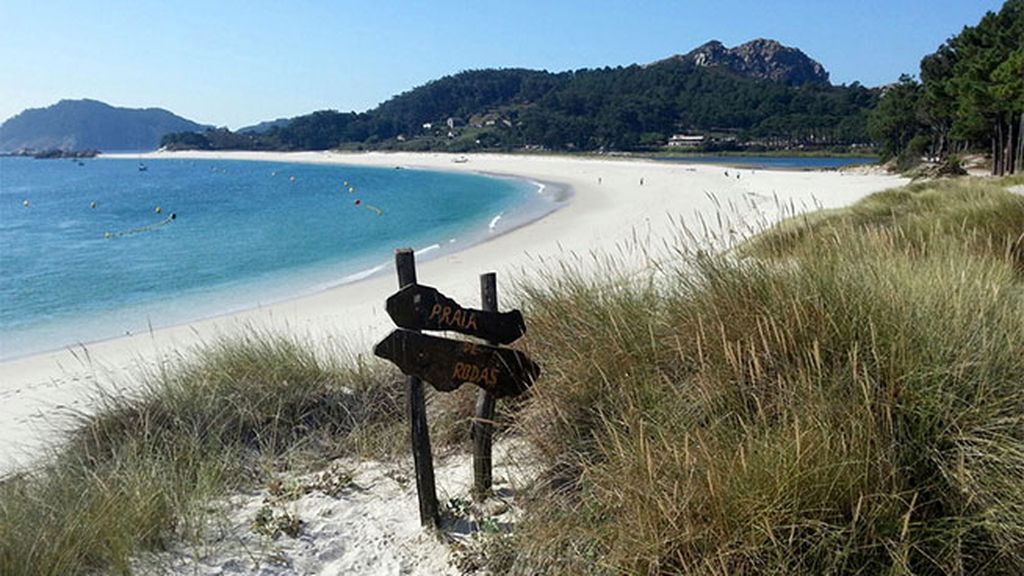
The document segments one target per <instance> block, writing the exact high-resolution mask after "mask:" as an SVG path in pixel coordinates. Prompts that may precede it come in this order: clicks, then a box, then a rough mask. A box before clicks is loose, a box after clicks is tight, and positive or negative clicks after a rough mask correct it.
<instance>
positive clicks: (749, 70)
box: [673, 38, 829, 86]
mask: <svg viewBox="0 0 1024 576" xmlns="http://www.w3.org/2000/svg"><path fill="white" fill-rule="evenodd" d="M673 58H676V59H682V60H685V61H690V62H692V63H693V64H694V65H695V66H699V67H708V68H725V69H727V70H730V71H732V72H734V73H736V74H739V75H741V76H746V77H749V78H761V79H765V80H771V81H773V82H781V83H784V84H788V85H790V86H800V85H803V84H828V83H829V82H828V72H826V71H825V67H824V66H822V65H821V64H819V63H818V62H816V61H815V60H814V59H812V58H810V57H809V56H807V55H806V54H804V53H803V52H802V51H800V49H798V48H790V47H788V46H783V45H782V44H781V43H779V42H777V41H775V40H767V39H764V38H758V39H757V40H752V41H750V42H747V43H746V44H741V45H739V46H736V47H735V48H726V47H725V46H724V45H723V44H722V43H721V42H719V41H718V40H712V41H710V42H708V43H706V44H703V45H701V46H698V47H697V48H695V49H693V50H691V51H690V52H689V53H688V54H685V55H682V56H674V57H673Z"/></svg>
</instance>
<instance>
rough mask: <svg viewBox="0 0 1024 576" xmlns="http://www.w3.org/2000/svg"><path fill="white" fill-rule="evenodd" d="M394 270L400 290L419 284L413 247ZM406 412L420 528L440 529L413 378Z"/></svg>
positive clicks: (422, 407)
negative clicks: (431, 527) (433, 527)
mask: <svg viewBox="0 0 1024 576" xmlns="http://www.w3.org/2000/svg"><path fill="white" fill-rule="evenodd" d="M395 270H396V272H398V287H399V288H401V287H403V286H415V285H416V258H415V255H414V254H413V251H412V249H411V248H405V249H401V250H396V251H395ZM406 413H407V414H408V416H409V438H410V441H411V444H412V459H413V466H414V468H415V471H416V496H417V499H418V500H419V506H420V525H421V526H438V525H439V524H440V521H441V516H440V514H439V509H438V505H437V488H436V486H435V482H434V455H433V454H432V453H431V450H430V430H429V427H428V425H427V406H426V401H425V400H424V397H423V382H420V379H419V378H418V377H416V376H413V375H409V376H408V377H407V378H406Z"/></svg>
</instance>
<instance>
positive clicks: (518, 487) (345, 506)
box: [134, 441, 532, 576]
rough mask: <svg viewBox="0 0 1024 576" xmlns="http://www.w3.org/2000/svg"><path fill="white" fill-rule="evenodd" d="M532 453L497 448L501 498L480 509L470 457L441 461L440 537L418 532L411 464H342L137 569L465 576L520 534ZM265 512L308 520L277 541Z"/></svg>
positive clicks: (235, 503) (286, 484)
mask: <svg viewBox="0 0 1024 576" xmlns="http://www.w3.org/2000/svg"><path fill="white" fill-rule="evenodd" d="M525 450H526V447H525V446H524V445H522V443H517V442H513V441H501V442H498V443H497V444H496V445H495V446H494V492H495V495H494V496H492V497H491V498H489V499H488V500H487V501H486V502H482V503H474V502H472V497H471V488H472V474H473V464H472V459H471V458H470V457H469V456H468V455H465V454H457V455H453V456H451V457H449V458H445V459H441V460H436V461H435V463H434V465H435V478H436V481H437V490H438V493H437V496H438V503H439V505H440V508H441V512H442V523H441V527H440V530H438V531H436V532H435V531H433V530H425V529H424V528H422V527H421V525H420V520H419V505H418V500H417V496H416V483H415V480H414V479H413V477H412V461H411V460H412V459H411V458H406V459H402V460H400V461H397V462H391V463H381V462H372V461H367V462H358V461H353V460H348V459H340V460H337V461H334V462H331V463H330V465H329V466H327V467H326V468H325V469H324V471H321V472H316V473H313V474H306V475H302V476H279V477H277V478H275V482H276V486H279V487H280V488H279V489H278V490H275V493H273V494H272V493H271V492H270V491H269V490H268V489H267V488H266V487H264V488H262V489H260V490H257V491H255V492H251V493H240V494H234V495H231V496H230V497H228V498H227V499H225V500H224V501H222V502H218V503H214V508H215V509H216V510H217V511H218V512H219V513H215V514H214V515H213V517H212V518H211V520H210V522H209V523H208V524H207V526H206V527H205V530H204V534H203V535H202V537H201V538H200V539H199V541H198V542H190V543H185V542H177V543H173V544H172V545H171V546H170V547H169V549H168V550H166V551H162V552H158V553H150V554H143V555H140V556H139V557H137V558H136V562H135V564H136V565H135V567H134V568H135V571H137V572H138V573H140V574H145V573H149V572H154V573H159V574H182V575H186V574H188V575H193V576H207V575H208V576H214V575H222V574H260V575H262V576H285V575H291V574H308V575H310V576H312V575H323V576H334V575H339V574H345V575H353V576H355V575H366V576H370V575H374V576H376V575H381V576H383V575H392V574H394V575H398V574H408V575H422V576H441V575H446V574H451V575H455V574H463V573H464V571H463V570H460V569H459V568H458V566H460V565H462V566H468V565H470V564H471V563H472V562H474V560H475V559H476V558H477V557H478V556H479V551H480V548H481V547H482V546H483V545H484V543H485V542H486V541H488V540H489V539H493V538H502V537H504V535H506V534H508V533H509V532H511V531H512V530H514V528H515V523H516V522H517V521H518V520H519V518H520V516H521V509H520V508H519V507H518V506H517V503H516V496H517V494H522V493H523V490H524V488H526V487H527V486H528V485H529V483H530V482H531V480H532V475H531V471H532V468H531V467H530V466H528V465H525V462H524V460H528V455H527V454H526V452H525ZM261 511H262V512H263V517H264V518H267V517H271V518H289V519H294V520H297V521H299V522H301V525H300V528H299V530H298V534H296V535H294V536H289V535H285V534H277V535H276V537H271V536H270V535H269V534H268V533H267V531H262V532H261V531H256V530H254V529H253V526H254V524H258V522H254V520H256V518H257V517H258V515H259V514H260V512H261ZM268 513H269V514H268ZM262 525H263V526H266V525H267V524H266V523H263V524H262Z"/></svg>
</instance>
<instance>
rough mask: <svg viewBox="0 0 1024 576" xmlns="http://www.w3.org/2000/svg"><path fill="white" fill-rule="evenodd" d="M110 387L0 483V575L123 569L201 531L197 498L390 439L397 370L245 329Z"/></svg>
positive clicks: (383, 448)
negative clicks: (135, 387)
mask: <svg viewBox="0 0 1024 576" xmlns="http://www.w3.org/2000/svg"><path fill="white" fill-rule="evenodd" d="M138 377H139V378H140V379H141V380H142V385H141V388H142V392H141V393H139V394H138V395H136V396H134V397H125V396H121V395H113V394H106V395H102V396H101V397H99V398H98V399H97V404H98V407H97V408H96V410H95V411H94V413H93V414H92V415H82V416H81V417H80V419H79V420H78V422H76V423H75V425H74V426H73V427H72V432H71V433H70V434H69V438H68V440H67V442H66V444H65V445H64V446H62V447H61V448H60V449H59V450H58V451H57V452H55V454H53V456H52V457H51V458H50V459H48V460H45V461H44V464H43V465H41V466H40V467H38V468H37V469H34V470H30V471H27V472H25V473H23V474H21V475H19V476H16V477H13V478H9V479H6V480H5V481H3V482H2V483H0V574H4V576H17V575H54V576H57V575H61V576H65V575H75V574H90V573H93V572H96V571H107V572H112V573H128V571H129V570H130V568H131V559H132V557H133V555H134V554H136V553H137V552H138V551H139V550H142V549H147V548H148V549H153V548H160V547H162V546H164V545H165V543H167V542H168V541H169V539H182V538H183V539H186V540H188V539H192V538H197V537H199V535H200V533H201V530H202V526H203V525H204V519H205V517H206V516H205V515H206V514H207V510H206V507H205V506H204V503H207V502H208V501H209V500H210V499H212V498H214V497H217V496H219V495H222V494H224V493H225V492H226V491H227V490H231V489H233V488H237V487H240V486H244V485H247V484H251V483H253V482H255V481H257V480H259V479H262V478H264V477H265V475H266V473H267V472H269V471H271V470H275V469H280V468H283V467H289V466H304V465H311V464H315V462H318V461H319V462H324V463H326V461H327V460H328V459H330V458H333V457H336V456H338V455H341V454H356V453H374V454H378V453H389V452H390V451H391V450H392V449H393V447H394V446H397V445H399V444H400V442H401V441H400V436H399V434H400V431H401V421H402V419H403V414H404V404H403V403H402V398H403V396H402V388H401V379H400V378H398V377H397V375H396V374H395V373H394V372H392V371H391V370H388V369H385V368H383V367H382V366H381V365H380V364H376V363H374V364H372V365H370V364H366V363H364V362H363V361H362V360H361V359H359V358H353V357H348V358H345V357H344V356H342V355H339V356H336V357H334V358H333V359H332V358H331V357H328V356H325V355H321V354H316V353H314V352H312V351H311V347H310V346H309V345H308V344H306V343H303V342H299V341H296V340H293V339H290V338H287V337H283V336H278V335H273V334H261V333H252V334H249V335H246V336H242V337H238V338H233V339H228V340H221V341H217V342H214V343H211V344H208V345H207V346H205V347H203V348H201V349H200V350H199V351H198V352H197V354H195V355H194V356H190V357H189V358H187V359H185V358H181V359H179V360H178V361H177V362H174V363H172V364H171V365H169V366H165V367H163V368H162V369H158V370H154V371H151V372H149V373H144V374H140V375H139V376H138Z"/></svg>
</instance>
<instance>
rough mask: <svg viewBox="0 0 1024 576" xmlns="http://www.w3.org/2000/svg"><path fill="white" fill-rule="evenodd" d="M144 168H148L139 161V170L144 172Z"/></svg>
mask: <svg viewBox="0 0 1024 576" xmlns="http://www.w3.org/2000/svg"><path fill="white" fill-rule="evenodd" d="M146 170H149V168H147V167H146V165H145V164H143V163H142V162H139V172H145V171H146Z"/></svg>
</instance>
